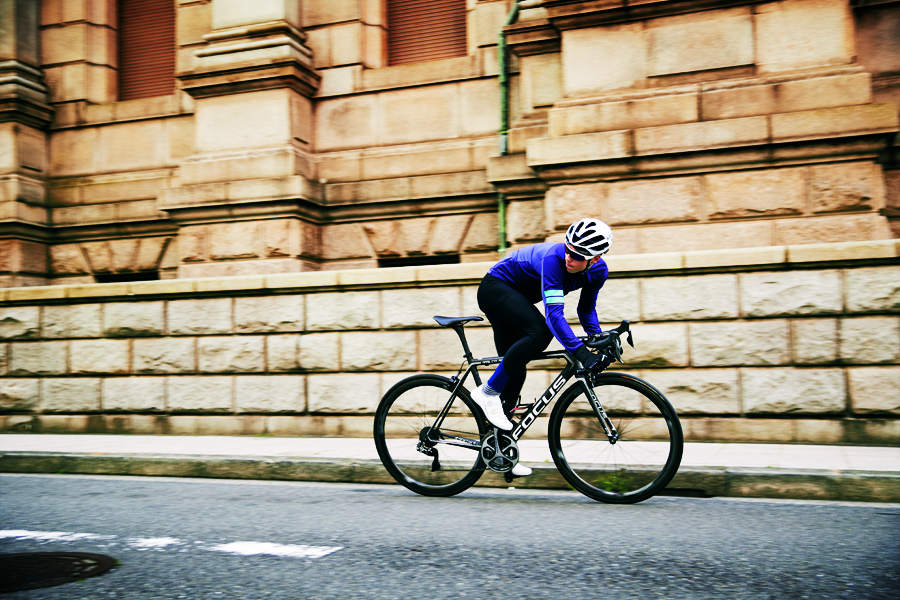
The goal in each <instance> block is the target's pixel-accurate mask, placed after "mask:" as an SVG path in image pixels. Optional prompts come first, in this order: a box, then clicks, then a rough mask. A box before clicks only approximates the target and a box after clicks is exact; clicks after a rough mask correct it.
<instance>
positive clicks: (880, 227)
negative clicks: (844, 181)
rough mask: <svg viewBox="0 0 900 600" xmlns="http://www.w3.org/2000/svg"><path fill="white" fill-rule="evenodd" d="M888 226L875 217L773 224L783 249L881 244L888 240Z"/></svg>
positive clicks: (852, 216) (815, 219)
mask: <svg viewBox="0 0 900 600" xmlns="http://www.w3.org/2000/svg"><path fill="white" fill-rule="evenodd" d="M886 224H887V221H886V220H885V218H884V217H882V216H881V215H878V214H876V213H866V214H859V215H842V216H833V217H816V218H805V219H777V220H775V221H774V225H775V238H776V241H777V243H778V244H780V245H792V244H817V243H826V242H856V241H866V240H878V239H883V238H886V237H888V235H889V233H888V231H887V228H886Z"/></svg>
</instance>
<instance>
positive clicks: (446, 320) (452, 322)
mask: <svg viewBox="0 0 900 600" xmlns="http://www.w3.org/2000/svg"><path fill="white" fill-rule="evenodd" d="M434 320H435V321H437V324H438V325H440V326H441V327H456V326H457V325H465V324H466V323H468V322H469V321H484V319H482V318H481V317H435V318H434Z"/></svg>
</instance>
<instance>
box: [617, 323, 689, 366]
mask: <svg viewBox="0 0 900 600" xmlns="http://www.w3.org/2000/svg"><path fill="white" fill-rule="evenodd" d="M633 335H634V345H635V348H631V347H630V346H628V345H627V344H626V348H625V352H624V356H623V360H624V361H625V364H626V365H628V366H630V367H633V366H647V367H686V366H687V365H688V328H687V325H686V324H681V323H651V324H641V325H640V326H638V327H635V328H634V333H633Z"/></svg>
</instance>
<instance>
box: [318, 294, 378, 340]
mask: <svg viewBox="0 0 900 600" xmlns="http://www.w3.org/2000/svg"><path fill="white" fill-rule="evenodd" d="M378 313H379V297H378V292H341V293H325V294H310V295H309V296H307V297H306V328H307V330H309V331H322V330H327V329H343V330H347V329H350V330H352V329H376V328H377V327H378V326H379V314H378Z"/></svg>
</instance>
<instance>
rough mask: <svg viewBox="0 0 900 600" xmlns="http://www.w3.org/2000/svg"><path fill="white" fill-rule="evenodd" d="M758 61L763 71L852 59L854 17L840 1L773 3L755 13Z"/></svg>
mask: <svg viewBox="0 0 900 600" xmlns="http://www.w3.org/2000/svg"><path fill="white" fill-rule="evenodd" d="M755 35H756V53H757V56H756V63H757V65H758V68H759V70H760V71H761V72H763V73H771V72H779V71H789V70H795V69H802V68H809V67H815V66H826V65H835V64H847V63H850V62H852V61H853V54H854V52H855V50H854V48H855V45H854V43H853V37H854V35H853V17H852V15H851V13H850V11H849V10H848V9H847V6H846V5H844V4H843V3H841V2H817V1H815V0H803V1H801V2H770V3H767V4H765V5H763V6H761V7H760V10H759V11H757V14H756V34H755Z"/></svg>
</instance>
